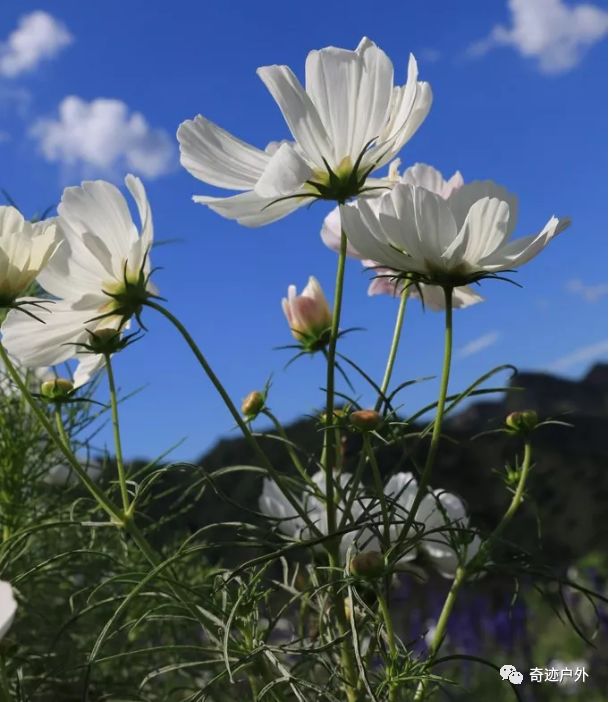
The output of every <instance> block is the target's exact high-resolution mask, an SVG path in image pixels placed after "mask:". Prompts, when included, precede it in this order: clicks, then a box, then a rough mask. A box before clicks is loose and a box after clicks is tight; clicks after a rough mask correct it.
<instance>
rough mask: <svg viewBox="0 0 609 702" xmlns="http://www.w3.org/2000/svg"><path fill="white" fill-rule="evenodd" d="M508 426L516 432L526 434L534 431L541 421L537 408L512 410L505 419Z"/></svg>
mask: <svg viewBox="0 0 609 702" xmlns="http://www.w3.org/2000/svg"><path fill="white" fill-rule="evenodd" d="M505 423H506V426H507V427H508V428H509V429H511V430H512V431H514V432H517V433H520V434H526V433H528V432H530V431H533V429H535V427H536V426H537V424H538V423H539V417H538V416H537V412H535V410H524V411H522V412H512V413H511V414H508V416H507V417H506V419H505Z"/></svg>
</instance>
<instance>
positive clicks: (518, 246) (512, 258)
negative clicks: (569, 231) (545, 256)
mask: <svg viewBox="0 0 609 702" xmlns="http://www.w3.org/2000/svg"><path fill="white" fill-rule="evenodd" d="M570 224H571V220H570V219H569V218H568V217H563V218H562V219H558V218H557V217H551V218H550V220H549V221H548V222H547V224H546V225H545V227H544V228H543V229H542V230H541V231H540V232H539V234H532V235H531V236H523V237H521V238H518V239H515V240H514V241H510V242H508V243H506V244H503V246H500V247H499V248H498V249H496V250H495V251H494V252H493V253H492V254H490V255H489V256H487V257H486V258H484V259H482V261H480V266H481V268H483V269H484V270H487V271H502V270H510V269H512V268H518V267H519V266H522V265H523V264H524V263H526V262H527V261H530V260H531V259H532V258H533V257H534V256H536V255H537V254H538V253H539V252H540V251H541V250H542V249H543V248H544V247H546V246H547V245H548V244H549V243H550V241H551V240H552V239H553V238H554V237H555V236H556V235H557V234H560V233H561V232H562V231H564V230H565V229H566V228H567V227H568V226H569V225H570Z"/></svg>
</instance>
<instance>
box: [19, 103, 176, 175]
mask: <svg viewBox="0 0 609 702" xmlns="http://www.w3.org/2000/svg"><path fill="white" fill-rule="evenodd" d="M30 135H31V136H32V137H33V138H34V139H36V140H37V141H38V144H39V147H40V151H41V153H42V155H43V156H44V158H46V159H47V161H51V162H56V163H60V164H62V165H64V166H68V167H76V168H78V169H79V170H81V171H84V173H85V174H86V175H90V174H98V175H99V174H105V175H113V174H118V173H120V172H121V171H125V170H127V171H134V172H136V173H140V174H142V175H143V176H145V177H147V178H156V177H158V176H160V175H163V174H164V173H167V172H169V171H170V170H172V168H173V167H174V164H175V162H176V156H175V146H174V143H173V140H172V139H171V138H170V136H169V134H168V133H167V132H166V131H164V130H162V129H153V128H152V127H151V126H150V125H149V124H148V122H147V121H146V119H145V118H144V116H143V115H142V114H141V113H139V112H130V111H129V108H128V106H127V105H126V104H125V103H124V102H122V101H121V100H108V99H105V98H97V99H95V100H92V101H91V102H87V101H85V100H82V99H81V98H79V97H76V96H75V95H71V96H68V97H65V98H64V99H63V100H62V101H61V103H60V105H59V115H58V118H57V119H41V120H39V121H38V122H36V123H35V124H34V126H33V127H32V128H31V130H30Z"/></svg>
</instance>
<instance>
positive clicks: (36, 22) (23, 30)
mask: <svg viewBox="0 0 609 702" xmlns="http://www.w3.org/2000/svg"><path fill="white" fill-rule="evenodd" d="M73 41H74V39H73V37H72V35H71V34H70V32H69V31H68V29H67V27H66V26H65V25H64V24H63V23H62V22H59V21H58V20H56V19H55V18H54V17H53V16H52V15H49V14H48V12H43V11H42V10H38V11H36V12H32V13H30V14H29V15H24V16H23V17H22V18H21V19H20V20H19V25H18V27H17V29H15V30H14V31H12V32H11V33H10V34H9V36H8V38H7V39H6V40H5V41H3V42H0V75H2V76H4V77H6V78H13V77H14V76H17V75H19V74H20V73H25V72H26V71H32V70H34V69H35V68H36V66H38V64H39V63H40V62H41V61H44V60H45V59H51V58H53V56H55V55H56V54H58V53H59V52H60V51H61V50H62V49H63V48H65V47H66V46H68V45H69V44H71V43H72V42H73Z"/></svg>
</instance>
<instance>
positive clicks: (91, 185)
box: [57, 180, 137, 261]
mask: <svg viewBox="0 0 609 702" xmlns="http://www.w3.org/2000/svg"><path fill="white" fill-rule="evenodd" d="M57 211H58V212H59V216H60V218H61V222H62V223H63V222H65V223H67V224H68V225H69V229H71V230H72V232H73V234H74V235H76V236H80V237H82V235H83V234H84V233H85V232H89V233H92V234H95V235H96V236H98V237H99V238H100V239H101V240H102V241H103V242H104V244H105V245H106V246H107V247H108V250H109V251H110V252H111V254H112V257H113V259H116V260H120V261H124V260H125V259H126V258H127V256H128V255H129V251H130V249H131V245H132V244H133V243H134V242H135V241H136V240H137V230H136V228H135V225H134V224H133V221H132V220H131V215H130V214H129V208H128V206H127V202H126V201H125V198H124V197H123V195H122V194H121V192H120V190H119V189H118V188H117V187H116V186H115V185H112V183H108V182H106V181H104V180H94V181H85V182H83V183H82V185H81V186H80V187H71V188H66V189H65V190H64V191H63V196H62V198H61V203H60V204H59V207H58V208H57ZM66 236H67V237H68V241H69V242H70V245H71V247H72V251H73V252H74V241H73V238H74V237H73V236H70V232H69V231H66Z"/></svg>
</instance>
